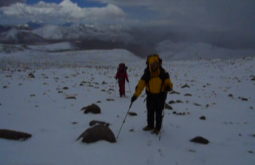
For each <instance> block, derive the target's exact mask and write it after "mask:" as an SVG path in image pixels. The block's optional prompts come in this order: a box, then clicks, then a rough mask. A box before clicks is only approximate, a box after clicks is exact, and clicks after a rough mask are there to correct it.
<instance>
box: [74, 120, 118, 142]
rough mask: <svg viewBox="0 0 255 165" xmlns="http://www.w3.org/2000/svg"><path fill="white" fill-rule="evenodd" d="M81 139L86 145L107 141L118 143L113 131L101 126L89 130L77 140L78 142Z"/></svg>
mask: <svg viewBox="0 0 255 165" xmlns="http://www.w3.org/2000/svg"><path fill="white" fill-rule="evenodd" d="M81 138H82V142H84V143H93V142H97V141H99V140H106V141H108V142H111V143H115V142H116V138H115V135H114V134H113V132H112V130H111V129H110V128H109V127H107V126H105V125H101V124H99V125H96V126H94V127H91V128H88V129H87V130H85V131H84V132H83V133H82V134H81V135H80V136H79V137H78V138H77V140H79V139H81Z"/></svg>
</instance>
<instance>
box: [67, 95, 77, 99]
mask: <svg viewBox="0 0 255 165" xmlns="http://www.w3.org/2000/svg"><path fill="white" fill-rule="evenodd" d="M66 99H76V96H73V95H70V96H66Z"/></svg>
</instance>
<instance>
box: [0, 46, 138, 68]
mask: <svg viewBox="0 0 255 165" xmlns="http://www.w3.org/2000/svg"><path fill="white" fill-rule="evenodd" d="M62 44H64V43H62ZM39 47H41V48H42V49H37V48H39ZM50 47H51V48H52V49H53V48H57V49H58V50H60V48H61V44H60V45H51V46H50V45H47V47H46V48H45V47H44V48H43V47H42V46H33V49H32V50H31V49H28V50H25V51H21V52H14V53H11V54H5V53H0V66H7V65H11V66H12V65H14V66H17V65H20V64H23V65H26V66H30V67H36V68H37V67H38V66H43V67H65V66H74V67H75V66H76V67H77V66H86V65H95V64H100V65H109V64H113V65H115V64H118V63H120V62H130V63H131V62H136V61H139V60H141V59H140V58H139V57H137V56H135V55H134V54H132V53H131V52H129V51H126V50H123V49H113V50H86V51H59V52H58V51H57V52H49V49H51V48H50ZM62 48H64V47H62ZM46 50H47V51H46ZM55 50H56V49H55Z"/></svg>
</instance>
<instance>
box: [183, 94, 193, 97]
mask: <svg viewBox="0 0 255 165" xmlns="http://www.w3.org/2000/svg"><path fill="white" fill-rule="evenodd" d="M184 96H189V97H190V96H192V94H190V93H186V94H185V95H184Z"/></svg>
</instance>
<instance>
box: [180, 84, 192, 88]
mask: <svg viewBox="0 0 255 165" xmlns="http://www.w3.org/2000/svg"><path fill="white" fill-rule="evenodd" d="M181 88H190V86H189V85H188V84H185V85H183V86H182V87H181Z"/></svg>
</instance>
